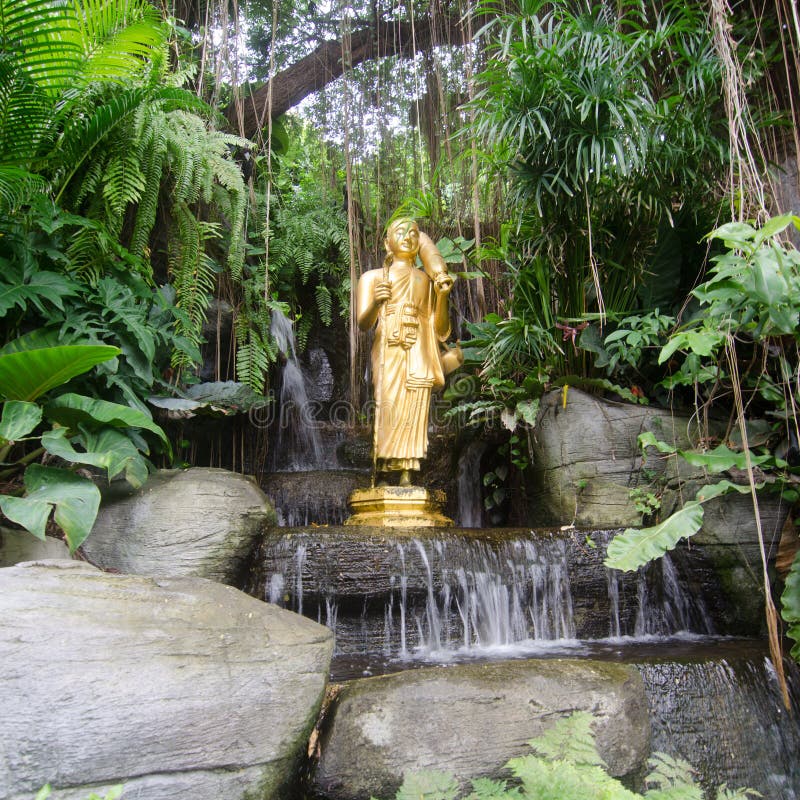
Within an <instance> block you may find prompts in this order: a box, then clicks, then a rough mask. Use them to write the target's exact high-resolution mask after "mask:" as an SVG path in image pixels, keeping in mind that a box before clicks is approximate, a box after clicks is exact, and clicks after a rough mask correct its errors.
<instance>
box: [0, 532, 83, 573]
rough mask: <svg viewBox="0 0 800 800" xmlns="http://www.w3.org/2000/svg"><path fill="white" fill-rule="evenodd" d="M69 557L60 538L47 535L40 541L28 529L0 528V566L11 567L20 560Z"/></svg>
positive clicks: (66, 548)
mask: <svg viewBox="0 0 800 800" xmlns="http://www.w3.org/2000/svg"><path fill="white" fill-rule="evenodd" d="M69 557H70V555H69V548H68V547H67V545H66V544H65V543H64V542H62V541H61V540H60V539H54V538H53V537H52V536H48V537H47V538H46V539H45V540H44V541H42V540H41V539H37V538H36V537H35V536H33V534H30V533H28V531H17V530H11V529H10V528H0V567H12V566H14V564H19V562H20V561H35V560H36V559H40V558H69Z"/></svg>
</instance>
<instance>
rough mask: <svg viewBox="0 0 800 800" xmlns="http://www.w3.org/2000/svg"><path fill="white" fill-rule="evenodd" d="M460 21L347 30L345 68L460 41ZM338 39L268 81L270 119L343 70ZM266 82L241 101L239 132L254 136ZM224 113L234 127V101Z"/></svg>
mask: <svg viewBox="0 0 800 800" xmlns="http://www.w3.org/2000/svg"><path fill="white" fill-rule="evenodd" d="M463 41H464V40H463V38H462V32H461V26H460V22H459V21H458V20H454V19H449V18H441V17H440V18H439V19H437V20H435V21H434V20H432V19H431V17H429V16H426V17H422V18H420V19H419V20H416V21H415V23H414V27H413V30H412V25H411V23H410V22H391V21H386V20H379V21H378V22H377V24H374V25H371V26H369V27H366V28H361V29H359V30H357V31H354V32H353V33H352V34H350V46H349V48H345V49H344V53H345V55H346V56H349V64H348V65H347V66H349V67H355V66H357V65H358V64H360V63H362V62H363V61H368V60H369V59H371V58H383V57H385V56H400V57H401V58H410V57H411V56H413V55H414V53H418V52H420V51H423V50H427V49H429V48H430V47H432V46H434V45H440V44H457V45H461V44H463ZM342 53H343V49H342V43H341V42H340V41H327V42H322V43H321V44H320V45H319V46H318V47H317V48H316V49H315V50H314V52H313V53H310V54H309V55H307V56H305V57H304V58H301V59H300V60H299V61H298V62H296V63H295V64H292V65H291V66H290V67H287V68H286V69H284V70H282V71H281V72H278V73H277V74H276V75H275V78H274V80H273V84H272V118H273V119H275V118H277V117H279V116H280V115H281V114H284V113H285V112H286V111H288V110H289V109H290V108H292V106H295V105H297V103H299V102H300V101H301V100H302V99H303V98H304V97H307V96H308V95H309V94H311V93H312V92H316V91H318V90H319V89H322V88H323V87H324V86H326V85H327V84H328V83H330V82H331V81H333V80H335V79H336V78H338V77H340V76H341V75H342V74H343V73H344V64H343V61H342ZM268 90H269V83H266V84H264V85H263V86H261V87H260V88H258V89H256V90H255V91H253V92H252V93H251V95H250V96H249V97H246V98H244V99H243V100H242V107H243V108H242V112H243V124H242V131H241V132H242V133H243V135H244V136H246V137H247V138H250V139H252V138H255V137H256V136H257V135H258V132H259V130H260V129H261V128H263V127H264V125H266V122H267V113H268V112H267V94H268ZM225 116H226V117H227V118H228V120H229V122H230V123H231V125H232V126H233V127H234V128H238V127H239V122H238V114H237V110H236V103H231V105H229V106H228V108H227V109H226V110H225Z"/></svg>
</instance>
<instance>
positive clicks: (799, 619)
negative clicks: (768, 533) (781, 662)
mask: <svg viewBox="0 0 800 800" xmlns="http://www.w3.org/2000/svg"><path fill="white" fill-rule="evenodd" d="M781 616H782V617H783V619H784V621H785V622H786V623H787V624H788V625H789V629H788V630H787V631H786V633H787V634H788V635H789V637H790V638H791V639H793V640H794V645H793V646H792V658H794V659H795V661H800V552H798V553H797V554H796V555H795V557H794V561H793V562H792V568H791V569H790V570H789V574H788V575H787V576H786V584H785V586H784V588H783V594H782V595H781Z"/></svg>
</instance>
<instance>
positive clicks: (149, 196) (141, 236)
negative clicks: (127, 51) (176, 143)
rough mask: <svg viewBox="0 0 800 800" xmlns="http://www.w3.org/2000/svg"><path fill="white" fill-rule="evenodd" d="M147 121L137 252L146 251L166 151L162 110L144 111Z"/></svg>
mask: <svg viewBox="0 0 800 800" xmlns="http://www.w3.org/2000/svg"><path fill="white" fill-rule="evenodd" d="M144 119H146V121H147V124H146V127H145V129H144V132H143V133H144V135H143V136H142V137H141V139H140V142H141V144H140V148H139V158H140V160H141V162H142V171H143V173H144V183H145V185H144V191H143V192H142V195H141V197H140V198H139V204H138V206H137V207H136V219H135V220H134V225H133V233H132V234H131V244H130V248H131V251H132V252H134V253H136V254H137V255H140V254H143V253H144V252H145V251H146V248H147V245H148V243H149V241H150V234H151V232H152V230H153V226H154V225H155V222H156V214H157V212H158V197H159V192H160V189H161V179H162V172H163V170H164V164H165V160H166V155H167V131H166V120H165V118H164V115H163V114H162V113H160V112H159V113H151V114H147V115H144Z"/></svg>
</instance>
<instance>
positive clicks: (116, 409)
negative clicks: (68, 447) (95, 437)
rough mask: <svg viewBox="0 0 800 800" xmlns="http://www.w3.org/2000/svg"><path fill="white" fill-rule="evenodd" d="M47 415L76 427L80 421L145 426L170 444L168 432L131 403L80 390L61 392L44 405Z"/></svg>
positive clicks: (95, 424) (88, 424)
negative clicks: (87, 393) (96, 398)
mask: <svg viewBox="0 0 800 800" xmlns="http://www.w3.org/2000/svg"><path fill="white" fill-rule="evenodd" d="M45 413H46V414H47V417H48V419H51V420H53V421H54V422H58V423H59V424H60V425H64V426H65V427H67V428H70V429H72V430H76V429H77V428H78V426H79V425H83V426H84V427H86V428H89V429H91V428H98V427H105V426H109V425H110V426H111V427H114V428H143V429H144V430H148V431H151V432H152V433H155V434H156V436H158V437H159V438H160V439H161V441H162V442H164V444H165V445H167V446H169V440H168V439H167V435H166V434H165V433H164V431H163V430H161V428H160V427H159V426H158V425H156V423H155V422H153V420H152V419H151V418H150V417H149V416H148V415H147V414H145V413H143V412H142V411H139V410H138V409H135V408H131V407H130V406H123V405H120V404H119V403H109V402H108V401H107V400H94V399H92V398H91V397H84V396H83V395H80V394H72V393H70V394H62V395H60V396H59V397H56V398H54V399H53V400H51V401H50V402H49V403H47V405H46V406H45Z"/></svg>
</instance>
